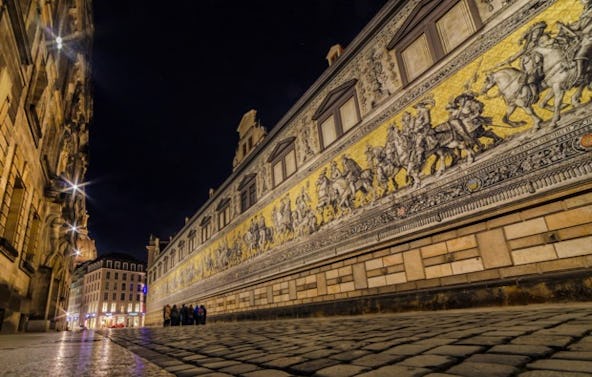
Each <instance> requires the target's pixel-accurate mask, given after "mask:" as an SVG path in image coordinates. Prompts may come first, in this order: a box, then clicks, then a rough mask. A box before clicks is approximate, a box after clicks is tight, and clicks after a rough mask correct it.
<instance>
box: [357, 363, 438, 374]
mask: <svg viewBox="0 0 592 377" xmlns="http://www.w3.org/2000/svg"><path fill="white" fill-rule="evenodd" d="M430 372H431V371H430V370H429V369H425V368H415V367H407V366H402V365H387V366H385V367H382V368H379V369H376V370H373V371H370V372H367V373H362V374H360V375H359V377H395V376H396V377H421V376H425V375H426V374H428V373H430Z"/></svg>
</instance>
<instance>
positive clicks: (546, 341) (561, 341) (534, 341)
mask: <svg viewBox="0 0 592 377" xmlns="http://www.w3.org/2000/svg"><path fill="white" fill-rule="evenodd" d="M572 341H573V338H572V337H570V336H561V335H540V334H539V335H535V334H532V335H524V336H520V337H518V338H516V339H514V340H512V341H511V343H512V344H524V345H536V346H547V347H565V346H567V345H568V344H569V343H571V342H572Z"/></svg>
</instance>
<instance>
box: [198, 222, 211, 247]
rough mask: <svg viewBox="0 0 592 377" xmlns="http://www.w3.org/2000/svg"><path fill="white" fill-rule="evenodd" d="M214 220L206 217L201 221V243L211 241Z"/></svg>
mask: <svg viewBox="0 0 592 377" xmlns="http://www.w3.org/2000/svg"><path fill="white" fill-rule="evenodd" d="M211 220H212V218H211V217H210V216H205V217H204V218H203V219H201V222H200V224H199V227H200V229H201V243H205V242H206V241H207V240H209V239H210V237H211V236H212V224H211V223H212V221H211Z"/></svg>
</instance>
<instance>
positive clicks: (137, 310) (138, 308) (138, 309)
mask: <svg viewBox="0 0 592 377" xmlns="http://www.w3.org/2000/svg"><path fill="white" fill-rule="evenodd" d="M135 307H136V310H135V311H136V312H138V313H139V312H140V304H136V306H135Z"/></svg>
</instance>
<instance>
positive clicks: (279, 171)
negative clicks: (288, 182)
mask: <svg viewBox="0 0 592 377" xmlns="http://www.w3.org/2000/svg"><path fill="white" fill-rule="evenodd" d="M283 181H284V167H283V165H282V161H278V162H276V163H275V164H274V165H273V184H274V185H275V186H277V185H279V184H280V183H282V182H283Z"/></svg>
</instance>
